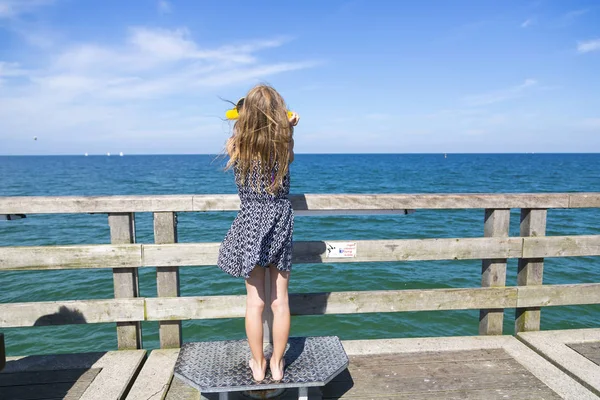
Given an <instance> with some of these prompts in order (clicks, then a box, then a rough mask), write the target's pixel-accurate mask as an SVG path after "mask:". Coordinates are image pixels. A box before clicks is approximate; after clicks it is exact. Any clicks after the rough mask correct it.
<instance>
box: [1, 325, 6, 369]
mask: <svg viewBox="0 0 600 400" xmlns="http://www.w3.org/2000/svg"><path fill="white" fill-rule="evenodd" d="M5 365H6V347H5V344H4V333H0V371H2V370H3V369H4V366H5Z"/></svg>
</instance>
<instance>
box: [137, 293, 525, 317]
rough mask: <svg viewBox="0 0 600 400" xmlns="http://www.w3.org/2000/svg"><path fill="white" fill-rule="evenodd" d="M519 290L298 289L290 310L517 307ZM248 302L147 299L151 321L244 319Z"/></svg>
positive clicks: (338, 311)
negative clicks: (333, 290)
mask: <svg viewBox="0 0 600 400" xmlns="http://www.w3.org/2000/svg"><path fill="white" fill-rule="evenodd" d="M516 294H517V292H516V289H514V288H473V289H430V290H389V291H365V292H328V293H295V294H291V295H290V310H291V313H292V314H293V315H321V314H350V313H373V312H400V311H426V310H463V309H478V308H513V307H515V306H516ZM245 306H246V296H243V295H240V296H201V297H177V298H147V299H146V318H147V320H148V321H156V320H170V319H174V320H187V319H212V318H240V317H243V316H244V313H245Z"/></svg>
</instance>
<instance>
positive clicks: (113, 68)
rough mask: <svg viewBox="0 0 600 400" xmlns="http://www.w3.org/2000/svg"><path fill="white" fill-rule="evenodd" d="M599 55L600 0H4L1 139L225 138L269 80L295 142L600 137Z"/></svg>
mask: <svg viewBox="0 0 600 400" xmlns="http://www.w3.org/2000/svg"><path fill="white" fill-rule="evenodd" d="M598 71H600V3H598V2H597V1H595V0H588V1H579V0H570V1H550V0H537V1H534V0H532V1H526V0H525V1H523V0H519V1H515V0H505V1H479V0H472V1H463V0H452V1H442V0H435V1H434V0H423V1H416V0H415V1H409V0H402V1H392V0H389V1H382V0H355V1H347V0H328V1H322V0H304V1H301V2H281V1H270V0H265V1H260V2H251V1H236V0H228V1H222V0H219V1H211V0H202V1H197V0H127V1H123V0H0V155H28V154H40V155H50V154H84V153H89V154H106V153H107V152H111V153H118V152H124V153H125V154H215V153H219V152H221V151H222V149H223V146H224V143H225V141H226V140H227V138H228V136H229V135H230V134H231V127H232V125H231V123H229V122H228V121H226V120H225V119H224V116H225V111H226V110H227V109H228V108H229V104H228V103H227V102H225V101H224V100H223V99H226V100H231V101H236V100H237V99H238V98H240V97H242V96H243V95H244V94H245V93H246V92H247V91H248V90H249V89H250V88H251V87H252V86H254V85H255V84H258V83H268V84H271V85H272V86H273V87H275V88H276V89H277V90H278V91H279V92H280V93H281V94H282V95H283V97H284V98H285V100H286V102H287V104H288V106H289V108H290V109H292V110H294V111H296V112H298V113H299V114H300V117H301V120H300V124H299V125H298V126H297V128H296V130H295V133H294V139H295V151H296V153H503V152H512V153H520V152H523V153H525V152H600V72H598ZM34 138H37V140H34Z"/></svg>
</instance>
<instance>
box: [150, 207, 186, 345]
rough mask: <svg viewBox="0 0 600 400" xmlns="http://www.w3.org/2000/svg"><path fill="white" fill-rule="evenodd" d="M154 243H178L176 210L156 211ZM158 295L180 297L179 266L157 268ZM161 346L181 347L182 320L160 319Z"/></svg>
mask: <svg viewBox="0 0 600 400" xmlns="http://www.w3.org/2000/svg"><path fill="white" fill-rule="evenodd" d="M154 243H157V244H167V243H177V215H176V214H175V213H174V212H155V213H154ZM156 290H157V295H158V297H179V295H180V289H179V267H157V268H156ZM158 330H159V336H160V348H161V349H167V348H179V347H181V343H182V337H181V321H159V322H158Z"/></svg>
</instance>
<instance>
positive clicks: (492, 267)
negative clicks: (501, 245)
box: [479, 209, 510, 335]
mask: <svg viewBox="0 0 600 400" xmlns="http://www.w3.org/2000/svg"><path fill="white" fill-rule="evenodd" d="M509 224H510V209H499V210H493V209H486V210H485V217H484V225H483V236H485V237H492V236H493V237H508V227H509ZM481 286H482V287H504V286H506V258H499V259H484V260H482V263H481ZM503 321H504V309H502V308H500V309H486V310H480V312H479V334H480V335H501V334H502V324H503Z"/></svg>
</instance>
